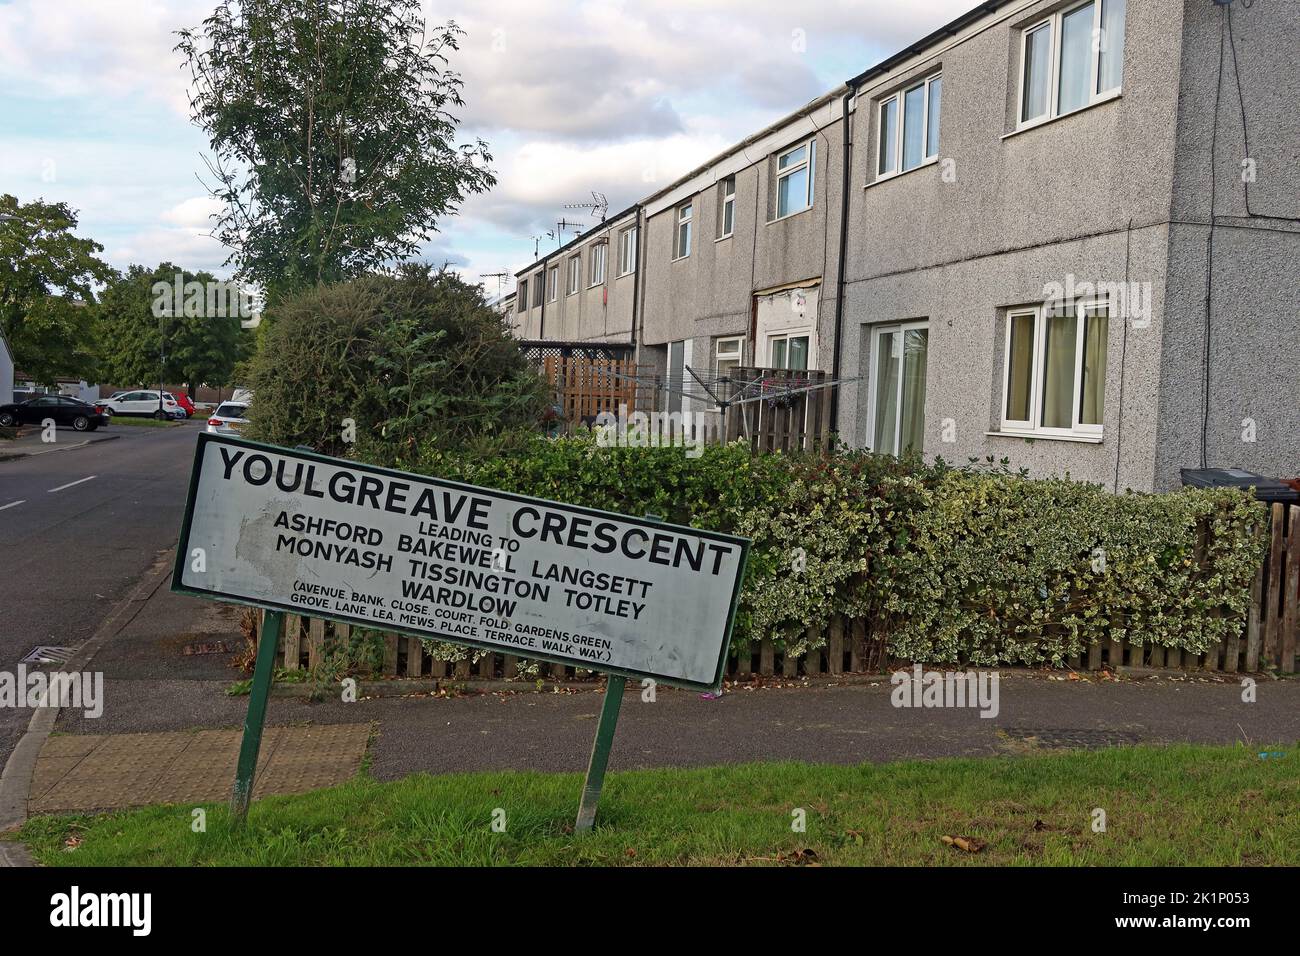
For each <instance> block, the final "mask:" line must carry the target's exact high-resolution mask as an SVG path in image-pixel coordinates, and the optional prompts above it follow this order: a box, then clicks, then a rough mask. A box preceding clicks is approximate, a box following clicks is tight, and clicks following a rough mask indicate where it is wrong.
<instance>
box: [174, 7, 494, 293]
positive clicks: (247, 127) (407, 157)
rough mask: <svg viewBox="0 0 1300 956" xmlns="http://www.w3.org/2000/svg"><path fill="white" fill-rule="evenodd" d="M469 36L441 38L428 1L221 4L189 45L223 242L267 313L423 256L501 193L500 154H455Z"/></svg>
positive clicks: (475, 150)
mask: <svg viewBox="0 0 1300 956" xmlns="http://www.w3.org/2000/svg"><path fill="white" fill-rule="evenodd" d="M462 35H463V31H462V30H460V29H459V28H458V27H457V26H456V24H455V23H454V22H448V23H446V24H443V25H441V26H438V27H436V28H434V29H433V30H432V32H431V33H427V32H426V28H425V22H424V19H423V17H422V16H421V13H420V4H419V2H418V0H242V2H236V0H222V2H221V3H220V4H219V5H218V6H217V8H216V10H215V11H214V12H213V14H212V16H210V17H209V18H208V19H206V20H205V21H204V22H203V25H202V26H201V27H200V28H198V29H196V30H182V31H180V34H179V36H180V37H181V40H180V43H179V44H178V45H177V50H179V51H180V52H181V53H182V54H184V56H185V58H186V62H187V64H188V66H189V69H190V72H191V74H192V78H193V89H194V93H193V95H192V98H191V111H192V115H193V119H194V122H195V123H196V124H197V125H198V126H199V127H200V128H202V129H203V130H204V131H205V132H206V133H207V134H208V137H209V140H210V143H211V146H212V150H213V153H214V158H213V159H212V160H211V161H209V168H210V170H211V172H212V174H213V176H214V177H215V183H214V184H212V185H211V187H210V188H211V190H212V193H213V195H214V196H215V197H216V198H218V199H219V200H221V201H222V203H223V204H224V206H225V209H224V211H223V212H222V213H221V214H220V215H219V216H218V218H217V222H216V225H215V227H214V230H213V234H214V235H215V236H216V237H217V238H219V239H220V240H221V241H222V242H223V243H225V244H226V245H227V246H228V247H229V248H231V249H232V250H233V251H232V253H231V256H230V259H229V260H228V263H229V264H232V265H233V266H234V267H235V268H236V271H237V274H238V275H239V276H240V277H241V278H244V279H246V280H249V281H251V282H255V283H257V284H258V285H260V286H261V287H262V288H263V290H265V292H266V295H267V299H268V302H271V303H274V302H275V301H276V300H277V299H279V298H280V297H281V296H282V295H283V294H284V293H285V292H288V291H291V290H294V289H298V288H302V287H304V286H309V285H312V284H316V283H322V282H334V281H338V280H340V279H346V278H351V277H355V276H358V275H361V274H363V273H365V272H367V271H369V270H371V269H373V268H374V267H376V266H379V265H382V264H384V263H387V262H391V261H394V260H400V259H403V258H407V257H409V256H410V255H412V254H413V253H414V252H416V251H417V250H418V248H419V246H420V243H422V242H423V241H425V240H427V239H428V238H429V237H430V235H431V234H432V233H433V232H435V231H436V230H437V225H436V223H437V220H438V219H439V218H440V217H442V216H444V215H447V214H448V213H451V212H453V211H454V210H455V209H456V208H457V207H458V206H459V205H460V203H461V201H462V200H463V199H464V198H465V197H466V196H467V195H469V194H472V193H477V192H482V191H484V190H486V189H488V188H490V187H491V186H492V185H494V184H495V182H496V180H495V178H494V176H493V174H492V172H491V170H490V169H489V166H488V164H489V163H490V162H491V155H490V154H489V152H488V147H487V144H486V143H484V142H483V141H482V140H476V141H475V142H473V143H468V144H461V145H457V144H455V143H454V139H455V136H456V129H457V125H458V123H459V120H458V119H457V117H456V116H454V115H453V114H452V113H451V110H452V109H455V108H458V107H460V106H463V105H464V101H463V100H462V98H461V90H462V85H463V83H462V80H461V77H460V75H459V74H458V73H456V72H455V71H453V70H452V69H450V66H449V60H448V55H449V54H450V53H451V52H452V51H454V50H456V49H457V41H458V38H459V37H460V36H462Z"/></svg>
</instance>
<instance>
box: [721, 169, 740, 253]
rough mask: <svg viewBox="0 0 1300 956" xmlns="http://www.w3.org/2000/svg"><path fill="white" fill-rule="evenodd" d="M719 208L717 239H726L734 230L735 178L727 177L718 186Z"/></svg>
mask: <svg viewBox="0 0 1300 956" xmlns="http://www.w3.org/2000/svg"><path fill="white" fill-rule="evenodd" d="M718 197H719V202H720V206H721V208H720V209H719V210H718V238H719V239H726V238H727V237H728V236H729V235H731V234H732V233H733V232H735V230H736V177H735V176H728V177H727V178H726V179H724V180H723V181H722V182H721V183H719V184H718Z"/></svg>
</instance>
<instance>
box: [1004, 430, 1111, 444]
mask: <svg viewBox="0 0 1300 956" xmlns="http://www.w3.org/2000/svg"><path fill="white" fill-rule="evenodd" d="M984 434H985V436H987V437H989V438H1023V439H1025V440H1027V441H1071V442H1077V443H1079V444H1082V445H1100V444H1101V443H1102V436H1101V435H1052V434H1048V433H1045V432H985V433H984Z"/></svg>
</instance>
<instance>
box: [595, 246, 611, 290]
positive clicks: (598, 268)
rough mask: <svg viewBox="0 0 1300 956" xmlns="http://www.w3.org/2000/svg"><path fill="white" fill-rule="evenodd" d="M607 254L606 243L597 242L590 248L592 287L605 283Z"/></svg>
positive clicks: (607, 247)
mask: <svg viewBox="0 0 1300 956" xmlns="http://www.w3.org/2000/svg"><path fill="white" fill-rule="evenodd" d="M608 253H609V243H608V242H598V243H596V244H595V245H594V246H592V247H591V285H593V286H597V285H600V284H601V283H602V282H604V281H605V257H606V256H607V254H608Z"/></svg>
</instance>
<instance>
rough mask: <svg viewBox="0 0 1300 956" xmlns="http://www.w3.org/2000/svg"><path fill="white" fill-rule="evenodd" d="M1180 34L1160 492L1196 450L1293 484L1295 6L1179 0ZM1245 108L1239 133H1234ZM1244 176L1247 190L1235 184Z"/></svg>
mask: <svg viewBox="0 0 1300 956" xmlns="http://www.w3.org/2000/svg"><path fill="white" fill-rule="evenodd" d="M1228 15H1230V16H1231V23H1232V34H1231V36H1230V41H1231V42H1230V43H1229V44H1228V45H1227V46H1226V48H1225V49H1224V54H1223V61H1224V62H1223V67H1222V78H1221V87H1220V89H1219V93H1218V99H1219V105H1218V114H1217V115H1218V125H1217V131H1216V129H1215V122H1214V120H1215V115H1216V114H1215V99H1216V81H1218V80H1219V79H1220V73H1219V69H1220V68H1219V59H1220V41H1221V37H1222V35H1223V27H1224V26H1225V25H1226V20H1225V18H1226V17H1227V16H1228ZM1181 35H1182V60H1181V68H1180V72H1179V80H1178V83H1179V102H1178V140H1177V146H1176V149H1175V151H1174V160H1173V163H1174V165H1173V169H1174V188H1173V197H1172V202H1171V212H1170V218H1171V219H1172V220H1173V221H1174V224H1173V225H1171V226H1170V238H1169V252H1168V260H1169V263H1170V265H1169V281H1168V287H1167V292H1166V297H1167V300H1168V303H1169V305H1168V308H1167V315H1166V321H1165V323H1164V326H1163V343H1162V362H1161V377H1160V393H1159V417H1158V421H1159V426H1158V429H1157V442H1156V448H1157V453H1156V485H1157V487H1168V486H1170V485H1173V484H1176V483H1177V482H1178V469H1179V468H1180V467H1187V466H1196V465H1199V463H1200V461H1201V457H1202V455H1201V451H1202V448H1203V447H1204V449H1205V456H1204V457H1205V460H1206V461H1207V462H1208V464H1209V465H1210V466H1238V467H1242V468H1246V469H1249V470H1251V471H1257V472H1261V473H1263V474H1267V475H1282V476H1295V475H1297V474H1300V107H1298V106H1297V104H1298V103H1300V59H1298V57H1297V51H1300V3H1289V2H1281V0H1273V2H1265V0H1257V2H1256V3H1254V4H1253V5H1252V6H1251V7H1250V8H1245V7H1243V6H1242V5H1241V4H1240V3H1234V4H1233V5H1232V8H1231V11H1230V14H1229V13H1225V12H1224V11H1221V10H1220V9H1219V8H1217V7H1215V6H1214V5H1213V4H1211V3H1195V2H1188V3H1186V4H1185V7H1184V16H1183V18H1182V22H1181ZM1234 47H1235V56H1234V49H1233V48H1234ZM1234 60H1235V65H1234ZM1238 84H1240V89H1241V94H1242V97H1241V101H1239V100H1238V98H1237V90H1238ZM1243 109H1244V112H1245V132H1246V133H1248V134H1249V135H1248V136H1243V127H1242V112H1243ZM1215 140H1217V149H1216V150H1215V153H1214V163H1213V171H1214V175H1213V178H1212V176H1211V161H1210V149H1211V143H1212V142H1214V141H1215ZM1247 140H1249V148H1248V147H1247ZM1247 160H1249V161H1250V162H1249V163H1248V164H1247V166H1246V168H1243V163H1244V162H1246V161H1247ZM1252 172H1253V182H1245V181H1243V177H1244V178H1247V179H1249V178H1251V177H1250V174H1251V173H1252ZM1247 195H1249V209H1248V208H1247ZM1212 200H1213V203H1214V215H1215V220H1214V221H1215V223H1216V226H1215V228H1214V240H1213V268H1212V269H1210V268H1209V263H1210V243H1209V234H1210V227H1209V221H1210V215H1211V207H1210V204H1211V201H1212ZM1207 289H1208V290H1209V291H1210V306H1209V310H1208V318H1207V309H1206V292H1207ZM1207 342H1208V349H1209V362H1208V366H1207V363H1206V361H1205V356H1206V346H1207ZM1207 368H1208V374H1207ZM1207 381H1208V387H1207ZM1207 395H1208V399H1209V400H1208V403H1207V402H1206V401H1205V399H1206V396H1207ZM1251 439H1253V440H1251Z"/></svg>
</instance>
